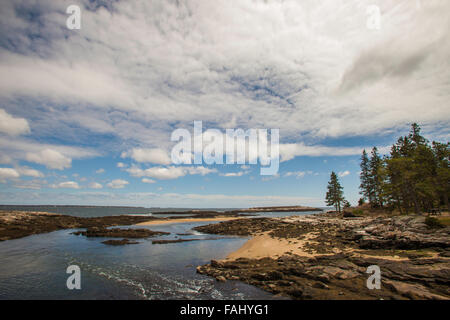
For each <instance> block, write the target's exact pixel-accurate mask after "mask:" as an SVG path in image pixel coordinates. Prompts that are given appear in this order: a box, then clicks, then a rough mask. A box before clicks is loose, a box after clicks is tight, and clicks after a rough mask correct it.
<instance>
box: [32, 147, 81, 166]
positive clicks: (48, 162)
mask: <svg viewBox="0 0 450 320" xmlns="http://www.w3.org/2000/svg"><path fill="white" fill-rule="evenodd" d="M26 160H27V161H30V162H35V163H39V164H42V165H44V166H46V167H47V168H50V169H58V170H64V169H66V168H70V167H71V165H72V159H70V158H68V157H66V156H64V155H63V154H62V153H60V152H58V151H56V150H53V149H45V150H42V151H40V152H37V153H31V152H29V153H27V155H26Z"/></svg>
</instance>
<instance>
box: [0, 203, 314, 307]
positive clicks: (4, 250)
mask: <svg viewBox="0 0 450 320" xmlns="http://www.w3.org/2000/svg"><path fill="white" fill-rule="evenodd" d="M192 209H193V208H139V207H94V206H93V207H85V206H0V210H22V211H44V212H54V213H59V214H67V215H72V216H79V217H101V216H109V215H122V214H130V215H146V216H151V215H152V214H153V213H155V212H167V211H171V212H177V211H186V210H192ZM194 209H195V208H194ZM201 210H216V211H226V210H230V209H223V208H221V209H214V208H211V209H201ZM310 213H313V212H282V213H280V212H264V213H257V216H261V217H280V216H290V215H301V214H310ZM157 216H158V217H162V216H165V215H157ZM171 216H177V214H172V215H171ZM210 223H212V222H195V223H193V222H188V223H172V224H164V225H154V226H139V228H149V229H151V230H154V231H164V232H169V233H170V234H169V235H164V236H160V237H154V238H149V239H139V240H138V241H139V243H138V244H133V245H125V246H108V245H105V244H103V243H102V241H104V240H105V238H86V237H84V236H77V235H74V234H73V232H74V231H77V230H82V229H66V230H59V231H54V232H50V233H44V234H37V235H31V236H27V237H24V238H20V239H14V240H7V241H2V242H0V299H2V300H9V299H68V300H70V299H101V300H105V299H107V300H109V299H132V300H141V299H142V300H155V299H156V300H170V299H188V300H202V299H214V300H222V299H227V300H228V299H231V300H252V299H258V300H260V299H266V300H270V299H281V298H280V297H278V296H274V295H272V294H270V293H268V292H265V291H263V290H261V289H259V288H256V287H254V286H251V285H247V284H245V283H242V282H239V281H227V282H224V283H222V282H217V281H216V280H215V279H213V278H211V277H208V276H203V275H200V274H197V273H196V267H197V266H199V265H203V264H206V263H209V262H210V261H211V259H223V258H225V257H226V256H227V255H228V254H229V253H230V252H233V251H235V250H237V249H238V248H240V247H241V246H242V245H243V244H244V243H245V242H246V241H247V240H248V238H247V237H237V236H217V235H208V234H202V233H200V232H197V231H194V230H192V229H193V228H194V227H197V226H201V225H205V224H210ZM129 227H130V226H127V228H129ZM190 238H195V239H201V240H199V241H190V242H178V243H166V244H152V240H157V239H190ZM73 265H75V266H78V267H79V270H80V284H81V286H80V287H81V288H80V289H76V288H75V289H69V288H68V286H67V281H68V278H69V277H70V276H71V275H72V274H71V273H67V271H68V267H69V266H73ZM69 287H70V286H69Z"/></svg>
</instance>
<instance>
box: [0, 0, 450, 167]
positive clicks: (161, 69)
mask: <svg viewBox="0 0 450 320" xmlns="http://www.w3.org/2000/svg"><path fill="white" fill-rule="evenodd" d="M432 2H433V4H429V5H425V4H424V5H423V8H422V9H421V10H417V8H416V5H415V4H414V3H412V2H411V1H410V0H399V1H395V2H391V1H384V2H382V3H380V7H381V11H382V13H383V19H382V20H383V22H382V27H381V30H379V31H377V32H373V31H371V30H368V29H367V28H366V27H365V26H366V20H367V16H366V11H365V8H367V6H368V5H371V4H373V1H371V0H349V1H346V2H345V5H343V4H342V3H341V1H327V2H326V3H325V4H323V5H317V1H315V0H304V1H290V0H287V1H283V2H281V1H245V2H242V1H233V0H217V1H215V2H214V3H210V2H209V1H203V2H201V3H196V4H195V5H194V4H193V3H191V2H182V3H180V2H167V1H163V0H160V1H157V0H156V1H151V2H146V1H138V0H130V1H117V2H110V3H109V4H108V8H109V9H110V11H108V9H107V8H105V7H102V6H99V7H98V8H95V10H88V9H86V10H83V18H82V19H83V29H82V32H78V33H74V32H70V31H69V30H67V28H65V26H64V23H61V21H65V19H66V18H67V15H66V14H65V6H66V5H65V4H64V3H60V2H57V1H51V0H42V1H40V6H42V7H43V8H45V10H41V11H40V15H39V16H37V17H36V19H28V20H27V19H24V18H23V15H20V14H18V13H17V12H16V11H17V10H18V9H17V6H15V5H14V4H13V1H6V2H5V3H2V11H1V17H0V20H1V21H2V22H3V28H4V32H2V34H3V37H4V43H11V46H13V47H14V50H12V49H9V47H7V46H6V47H5V48H4V49H2V50H1V51H0V56H1V59H0V72H1V74H8V77H3V78H2V79H1V81H0V99H1V100H2V102H8V106H5V110H9V109H12V108H15V109H16V110H18V111H19V110H20V107H22V105H21V103H22V102H23V101H24V100H27V101H30V100H33V101H34V100H38V101H40V102H42V103H30V106H29V108H28V106H27V112H30V113H31V114H33V115H34V117H33V119H30V121H32V123H33V134H34V135H35V134H36V137H39V134H42V135H43V136H45V133H48V130H49V129H48V128H50V127H51V126H50V125H51V124H56V123H57V124H58V125H60V126H62V125H63V123H64V124H66V127H64V128H66V129H67V130H69V129H68V128H73V127H79V126H81V127H82V128H81V129H78V130H76V129H73V131H74V132H72V131H70V133H67V136H66V139H67V141H70V140H69V139H70V138H69V137H78V136H79V135H77V134H76V133H80V132H84V131H85V129H88V130H89V131H90V132H100V133H104V132H108V133H112V134H113V135H114V136H116V137H118V140H119V141H118V143H117V144H118V145H120V146H121V147H122V148H123V149H121V150H120V151H122V150H129V148H130V146H128V145H127V143H128V142H130V141H131V143H132V145H133V146H134V145H137V146H143V147H145V148H148V149H152V148H163V149H164V148H166V147H169V145H170V142H169V133H170V131H171V130H173V128H172V125H175V126H178V127H183V126H185V125H187V124H191V123H192V121H193V120H198V119H203V120H204V121H205V122H206V121H208V122H209V123H211V126H213V125H214V126H219V127H220V126H228V125H232V126H243V127H253V128H256V127H261V128H283V132H282V138H283V139H286V140H285V141H284V142H288V141H292V140H293V139H303V137H306V138H312V139H322V138H323V139H325V138H327V137H345V136H349V135H368V134H380V133H381V134H383V133H386V132H389V131H390V130H396V128H400V129H402V128H403V127H404V126H405V125H407V123H410V122H411V121H417V122H422V123H424V124H426V125H437V126H439V127H440V128H441V129H442V131H445V130H446V128H448V123H449V121H450V115H449V113H448V110H447V105H448V101H449V94H450V90H449V84H448V81H447V80H448V77H449V74H450V63H449V61H448V56H449V53H450V37H449V33H448V29H449V20H450V19H448V17H449V12H450V3H449V2H448V1H447V0H435V1H432ZM74 3H77V4H80V5H81V6H82V7H86V8H92V6H93V5H92V4H91V3H90V2H87V1H81V0H74ZM110 12H114V14H111V13H110ZM236 17H245V23H242V21H240V20H236ZM324 17H327V19H324ZM104 26H108V32H98V30H104V29H105V28H104ZM230 26H233V27H232V28H230ZM29 30H39V35H40V37H32V36H31V35H30V34H29ZM124 30H126V32H124ZM42 39H45V41H43V40H42ZM255 57H257V58H255ZM24 97H25V98H27V99H23V98H24ZM424 106H432V107H429V108H430V112H423V108H424ZM14 114H17V113H16V112H14ZM37 115H38V116H37ZM35 128H36V129H35ZM71 130H72V129H71ZM55 131H56V129H55ZM72 133H74V134H72ZM80 139H82V138H80ZM85 139H86V140H85V141H89V136H88V135H87V136H85ZM85 141H84V142H85ZM121 142H125V143H123V144H121ZM109 147H110V146H105V147H103V148H104V149H103V150H111V149H110V148H109ZM142 150H147V149H142ZM136 158H138V159H141V160H142V161H144V162H147V161H149V162H151V161H154V162H153V163H156V164H166V165H167V164H169V163H168V162H167V158H166V157H165V156H161V155H159V156H151V157H150V158H147V155H146V154H145V153H143V154H141V155H136Z"/></svg>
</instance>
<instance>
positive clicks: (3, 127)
mask: <svg viewBox="0 0 450 320" xmlns="http://www.w3.org/2000/svg"><path fill="white" fill-rule="evenodd" d="M2 74H3V73H2ZM0 132H2V133H6V134H8V135H11V136H18V135H21V134H25V133H30V127H29V125H28V121H27V120H26V119H22V118H14V117H13V116H11V115H10V114H8V113H7V112H6V111H5V110H3V109H0Z"/></svg>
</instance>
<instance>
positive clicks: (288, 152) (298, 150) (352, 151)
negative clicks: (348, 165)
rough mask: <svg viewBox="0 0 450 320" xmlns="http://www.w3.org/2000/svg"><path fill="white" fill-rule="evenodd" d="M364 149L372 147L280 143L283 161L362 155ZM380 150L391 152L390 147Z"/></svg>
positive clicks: (325, 161) (380, 148)
mask: <svg viewBox="0 0 450 320" xmlns="http://www.w3.org/2000/svg"><path fill="white" fill-rule="evenodd" d="M364 149H366V150H370V149H372V147H327V146H322V145H305V144H304V143H288V144H280V157H281V162H284V161H289V160H292V159H294V158H295V157H300V156H307V157H321V156H337V157H339V156H353V155H360V154H361V153H362V151H363V150H364ZM378 150H379V152H380V153H382V154H384V153H388V152H389V150H390V147H389V146H382V147H379V148H378ZM324 163H327V160H324Z"/></svg>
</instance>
